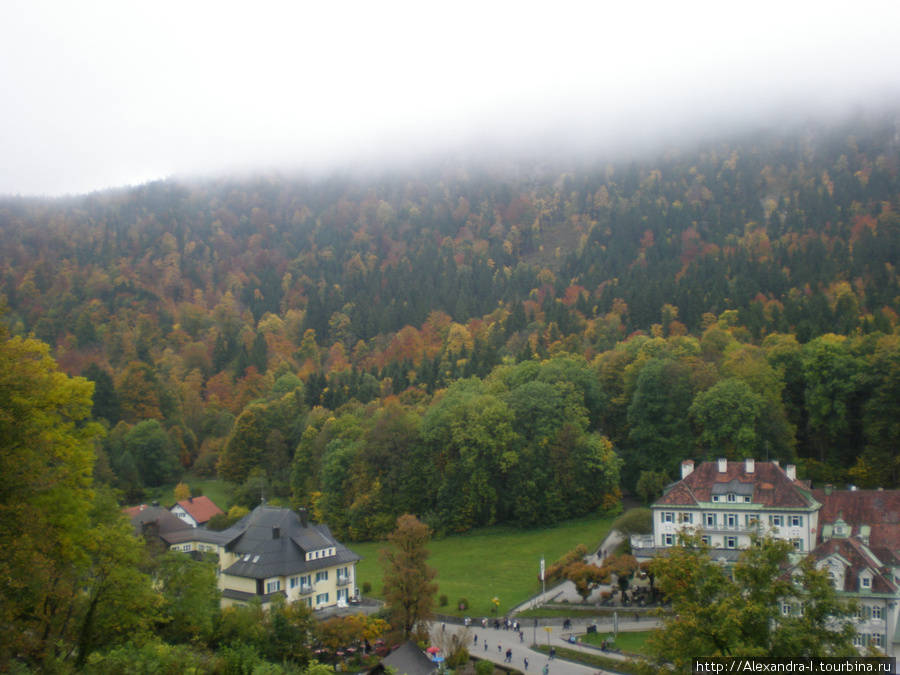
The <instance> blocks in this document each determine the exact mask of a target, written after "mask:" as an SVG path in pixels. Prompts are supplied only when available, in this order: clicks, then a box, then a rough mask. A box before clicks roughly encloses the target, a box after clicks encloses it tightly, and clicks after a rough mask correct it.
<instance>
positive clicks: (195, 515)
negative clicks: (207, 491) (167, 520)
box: [170, 496, 223, 527]
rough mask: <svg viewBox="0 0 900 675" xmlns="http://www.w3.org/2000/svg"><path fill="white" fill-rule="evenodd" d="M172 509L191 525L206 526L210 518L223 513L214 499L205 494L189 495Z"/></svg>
mask: <svg viewBox="0 0 900 675" xmlns="http://www.w3.org/2000/svg"><path fill="white" fill-rule="evenodd" d="M170 511H171V512H172V513H173V514H174V515H176V516H178V517H179V518H181V519H182V520H183V521H184V522H186V523H187V524H188V525H190V526H191V527H205V526H206V523H208V522H209V519H210V518H212V517H213V516H215V515H218V514H220V513H223V511H222V509H220V508H219V507H218V506H216V505H215V503H214V502H213V500H212V499H210V498H209V497H205V496H204V497H188V498H187V499H184V500H182V501H180V502H178V503H177V504H175V506H173V507H172V508H171V509H170Z"/></svg>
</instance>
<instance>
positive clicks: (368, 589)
mask: <svg viewBox="0 0 900 675" xmlns="http://www.w3.org/2000/svg"><path fill="white" fill-rule="evenodd" d="M362 592H363V595H368V594H369V593H371V592H372V584H371V583H370V582H368V581H364V582H363V585H362Z"/></svg>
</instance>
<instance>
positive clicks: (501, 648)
mask: <svg viewBox="0 0 900 675" xmlns="http://www.w3.org/2000/svg"><path fill="white" fill-rule="evenodd" d="M502 651H503V645H501V644H500V643H499V642H498V643H497V653H498V654H499V653H500V652H502Z"/></svg>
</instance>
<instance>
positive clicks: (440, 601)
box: [438, 594, 449, 607]
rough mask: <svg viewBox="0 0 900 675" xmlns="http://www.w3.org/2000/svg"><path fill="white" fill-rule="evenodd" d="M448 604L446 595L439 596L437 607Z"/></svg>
mask: <svg viewBox="0 0 900 675" xmlns="http://www.w3.org/2000/svg"><path fill="white" fill-rule="evenodd" d="M448 602H449V601H448V600H447V596H446V595H444V594H441V595H440V596H439V597H438V605H440V606H441V607H446V606H447V603H448Z"/></svg>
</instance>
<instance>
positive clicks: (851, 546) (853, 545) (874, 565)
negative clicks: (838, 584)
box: [810, 539, 898, 594]
mask: <svg viewBox="0 0 900 675" xmlns="http://www.w3.org/2000/svg"><path fill="white" fill-rule="evenodd" d="M834 554H838V555H840V556H842V557H843V558H844V559H845V560H847V562H849V563H850V567H849V568H847V572H846V574H845V575H844V587H843V588H840V589H838V590H841V591H846V592H848V593H858V592H859V590H860V587H859V575H860V573H862V572H864V571H865V570H866V569H870V570H872V572H873V573H874V576H873V577H872V588H871V589H870V590H871V591H872V592H873V593H894V594H896V593H897V590H898V587H897V585H896V584H895V583H894V582H893V580H892V579H891V575H890V573H889V570H888V569H887V568H886V567H884V566H883V561H881V560H878V559H876V558H875V557H873V555H872V552H871V551H869V550H868V549H867V548H866V546H864V545H863V543H862V542H861V541H859V540H858V539H829V540H828V541H826V542H825V543H824V544H820V545H819V546H817V547H816V548H815V549H814V550H813V551H812V552H811V553H810V557H812V559H813V560H815V561H817V562H818V561H820V560H824V559H825V558H827V557H829V556H831V555H834Z"/></svg>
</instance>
